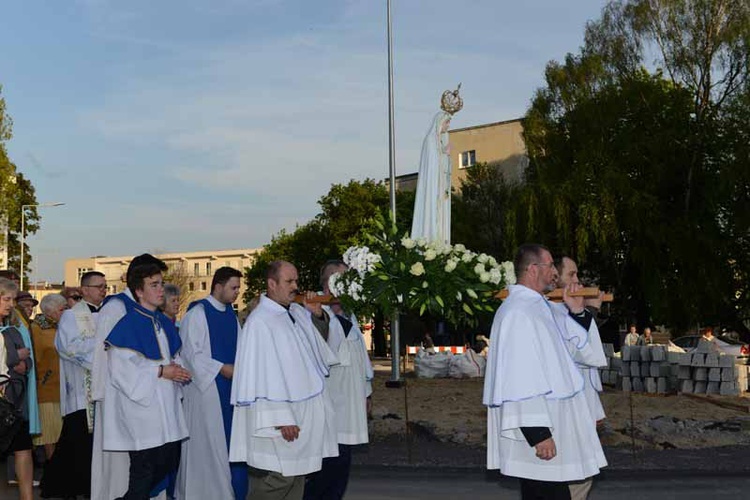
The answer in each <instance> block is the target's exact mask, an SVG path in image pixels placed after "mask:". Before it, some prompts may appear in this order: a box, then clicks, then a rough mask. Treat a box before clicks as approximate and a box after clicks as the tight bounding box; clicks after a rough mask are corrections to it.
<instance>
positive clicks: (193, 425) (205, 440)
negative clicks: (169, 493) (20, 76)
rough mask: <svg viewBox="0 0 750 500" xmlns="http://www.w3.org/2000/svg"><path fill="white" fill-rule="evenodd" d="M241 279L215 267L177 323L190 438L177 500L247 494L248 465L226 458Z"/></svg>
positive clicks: (234, 272) (238, 274)
mask: <svg viewBox="0 0 750 500" xmlns="http://www.w3.org/2000/svg"><path fill="white" fill-rule="evenodd" d="M241 279H242V273H241V272H240V271H238V270H237V269H232V268H231V267H221V268H219V269H217V270H216V273H215V274H214V277H213V280H212V281H211V294H210V295H209V296H208V297H206V298H204V299H202V300H199V301H196V302H193V303H192V304H190V307H189V308H188V312H187V313H186V314H185V316H184V317H183V319H182V323H181V324H180V338H181V339H182V353H181V357H182V360H183V361H184V362H185V367H186V368H187V369H188V370H190V373H191V374H192V375H193V382H192V383H191V384H189V385H187V386H186V387H185V388H184V394H185V399H184V401H183V403H184V407H185V418H186V419H187V424H188V432H189V434H190V438H189V439H186V440H185V441H184V442H183V443H182V455H181V460H180V471H179V473H178V474H177V488H176V495H175V496H176V498H177V499H179V500H204V499H206V498H223V499H228V500H229V499H232V498H234V499H240V500H244V499H245V497H246V496H247V490H248V470H247V464H245V463H244V462H239V463H233V464H230V463H229V439H230V435H231V434H230V432H231V430H232V413H233V406H232V404H231V403H230V395H231V390H232V374H233V372H234V362H235V356H236V354H237V336H238V333H239V329H240V323H239V321H237V314H236V313H235V312H234V309H232V304H233V303H234V302H235V301H236V300H237V297H238V296H239V293H240V280H241ZM219 423H221V424H219Z"/></svg>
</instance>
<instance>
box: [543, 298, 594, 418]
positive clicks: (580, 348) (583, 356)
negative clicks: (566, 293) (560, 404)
mask: <svg viewBox="0 0 750 500" xmlns="http://www.w3.org/2000/svg"><path fill="white" fill-rule="evenodd" d="M551 305H552V307H553V309H554V311H555V313H556V315H555V323H556V324H557V325H558V327H559V328H560V332H561V334H562V335H563V338H564V339H565V342H566V345H567V347H568V352H569V353H570V355H571V356H573V361H575V363H576V366H577V367H578V369H579V370H580V372H581V375H582V376H583V384H584V385H583V394H584V396H586V404H588V406H589V412H591V417H592V418H593V419H594V421H595V422H596V421H599V420H602V419H604V418H606V415H605V413H604V407H603V406H602V401H601V399H600V398H599V393H600V392H602V380H601V377H600V376H599V370H598V368H599V367H604V366H607V358H606V356H605V355H604V348H603V347H602V339H601V336H600V335H599V328H598V327H597V326H596V321H593V320H592V321H591V325H590V326H589V329H588V331H586V330H584V329H583V328H581V326H580V325H579V324H578V323H576V321H575V320H574V319H573V318H571V317H570V315H569V314H568V308H567V307H566V306H565V304H551Z"/></svg>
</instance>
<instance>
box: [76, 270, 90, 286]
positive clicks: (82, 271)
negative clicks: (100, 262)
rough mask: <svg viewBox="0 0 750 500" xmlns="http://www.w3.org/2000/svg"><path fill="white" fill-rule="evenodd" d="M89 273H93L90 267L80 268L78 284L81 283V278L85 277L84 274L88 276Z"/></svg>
mask: <svg viewBox="0 0 750 500" xmlns="http://www.w3.org/2000/svg"><path fill="white" fill-rule="evenodd" d="M89 271H93V269H91V268H90V267H79V268H78V282H79V283H80V282H81V276H83V275H84V274H86V273H87V272H89Z"/></svg>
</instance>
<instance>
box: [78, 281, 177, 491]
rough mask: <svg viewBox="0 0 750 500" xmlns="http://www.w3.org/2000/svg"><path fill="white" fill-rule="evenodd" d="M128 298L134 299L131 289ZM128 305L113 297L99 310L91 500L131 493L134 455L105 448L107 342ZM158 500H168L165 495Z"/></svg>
mask: <svg viewBox="0 0 750 500" xmlns="http://www.w3.org/2000/svg"><path fill="white" fill-rule="evenodd" d="M124 293H125V295H127V296H128V297H130V298H131V299H132V298H133V295H132V294H131V293H130V290H129V289H125V292H124ZM125 313H126V310H125V304H123V303H122V301H121V300H120V299H118V298H117V297H110V298H109V300H108V301H107V303H106V304H104V306H103V307H102V308H101V309H100V310H99V313H98V317H97V326H96V344H95V348H94V354H93V368H92V370H91V396H92V398H93V400H94V407H95V411H94V448H93V453H92V457H91V500H112V499H113V498H119V497H121V496H123V495H124V494H125V492H126V491H127V490H128V481H129V475H130V455H129V454H128V452H127V451H105V450H104V449H103V445H104V395H105V393H106V390H107V386H108V385H109V363H107V351H106V350H105V349H104V341H105V340H106V339H107V336H108V335H109V333H110V332H111V331H112V329H113V328H114V327H115V325H116V324H117V322H118V321H120V320H121V319H122V317H123V316H125ZM154 498H156V499H165V498H166V491H162V492H161V493H160V494H159V495H158V496H157V497H154Z"/></svg>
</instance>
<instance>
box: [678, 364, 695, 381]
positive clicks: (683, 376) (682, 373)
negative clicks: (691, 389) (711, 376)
mask: <svg viewBox="0 0 750 500" xmlns="http://www.w3.org/2000/svg"><path fill="white" fill-rule="evenodd" d="M678 369H679V372H678V373H677V378H679V379H680V380H690V379H691V378H693V369H692V368H691V367H689V366H679V367H678Z"/></svg>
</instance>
